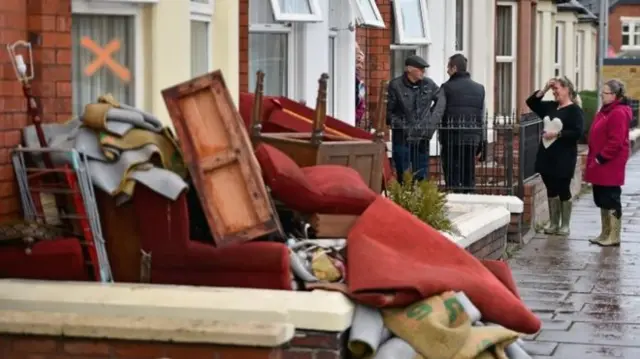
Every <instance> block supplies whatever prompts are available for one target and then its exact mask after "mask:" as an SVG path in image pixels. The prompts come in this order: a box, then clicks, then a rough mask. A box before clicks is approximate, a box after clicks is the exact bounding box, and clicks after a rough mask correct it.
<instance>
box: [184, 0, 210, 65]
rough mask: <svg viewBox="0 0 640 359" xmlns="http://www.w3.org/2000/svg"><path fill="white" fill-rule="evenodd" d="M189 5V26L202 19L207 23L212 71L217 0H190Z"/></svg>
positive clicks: (208, 63)
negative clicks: (200, 1) (201, 1)
mask: <svg viewBox="0 0 640 359" xmlns="http://www.w3.org/2000/svg"><path fill="white" fill-rule="evenodd" d="M189 7H190V14H191V15H190V21H189V26H191V22H192V21H200V22H204V23H206V24H207V70H208V71H209V72H211V71H213V63H212V62H213V45H212V39H213V26H211V19H212V18H213V14H214V11H215V1H214V0H207V3H199V2H195V1H191V0H190V1H189ZM190 56H193V54H190Z"/></svg>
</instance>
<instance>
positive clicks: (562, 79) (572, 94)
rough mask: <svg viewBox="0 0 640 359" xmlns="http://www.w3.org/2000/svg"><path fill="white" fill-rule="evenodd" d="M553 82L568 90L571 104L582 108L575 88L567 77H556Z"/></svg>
mask: <svg viewBox="0 0 640 359" xmlns="http://www.w3.org/2000/svg"><path fill="white" fill-rule="evenodd" d="M555 80H556V81H557V82H559V83H560V85H562V87H566V88H567V89H569V98H570V99H571V102H573V103H575V104H576V105H578V106H580V107H582V99H581V98H580V95H578V93H577V92H576V87H575V86H574V85H573V82H571V80H569V78H568V77H567V76H560V77H556V78H555Z"/></svg>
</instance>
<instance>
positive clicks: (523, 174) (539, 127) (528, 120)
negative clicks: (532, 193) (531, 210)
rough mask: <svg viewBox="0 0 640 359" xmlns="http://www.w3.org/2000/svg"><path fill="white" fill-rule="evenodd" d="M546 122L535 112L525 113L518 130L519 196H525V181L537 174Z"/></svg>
mask: <svg viewBox="0 0 640 359" xmlns="http://www.w3.org/2000/svg"><path fill="white" fill-rule="evenodd" d="M543 127H544V123H543V122H542V119H541V118H540V117H538V115H536V114H535V113H526V114H523V115H522V117H521V118H520V124H519V131H518V156H517V157H518V158H517V163H518V164H519V171H518V196H519V197H520V198H522V197H523V196H524V182H525V181H526V180H527V179H529V178H531V177H533V176H534V175H535V174H536V168H535V163H536V154H537V152H538V146H540V139H541V137H542V131H543Z"/></svg>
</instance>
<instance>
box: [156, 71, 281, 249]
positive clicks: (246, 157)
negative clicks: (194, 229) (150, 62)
mask: <svg viewBox="0 0 640 359" xmlns="http://www.w3.org/2000/svg"><path fill="white" fill-rule="evenodd" d="M162 96H163V98H164V101H165V103H166V105H167V108H168V110H169V115H170V116H171V119H172V120H173V124H174V126H175V128H176V132H177V135H178V138H179V140H180V145H181V148H182V150H183V152H184V159H185V162H186V163H187V166H188V167H189V172H190V174H191V177H192V179H193V183H194V185H195V187H196V189H197V190H198V195H199V197H200V202H201V204H202V208H203V210H204V212H205V216H206V217H207V222H208V223H209V227H210V228H211V231H212V234H213V237H214V240H215V242H216V245H218V246H224V245H228V244H231V243H237V242H244V241H248V240H251V239H254V238H257V237H261V236H264V235H267V234H270V233H274V232H276V231H279V228H280V225H279V222H278V219H277V216H276V214H275V211H274V209H273V207H272V206H271V202H270V199H269V196H268V194H267V191H266V188H265V186H264V182H263V181H262V175H261V171H260V167H259V165H258V162H257V160H256V158H255V156H254V154H253V148H252V146H251V141H250V140H249V136H248V134H247V132H246V129H245V126H244V124H243V122H242V119H241V118H240V114H239V113H238V111H237V110H236V108H235V106H234V104H233V101H232V99H231V95H230V94H229V91H228V89H227V87H226V85H225V82H224V79H223V77H222V73H221V72H220V71H215V72H213V73H210V74H208V75H204V76H201V77H198V78H195V79H193V80H191V81H188V82H185V83H182V84H179V85H176V86H174V87H171V88H168V89H165V90H163V91H162Z"/></svg>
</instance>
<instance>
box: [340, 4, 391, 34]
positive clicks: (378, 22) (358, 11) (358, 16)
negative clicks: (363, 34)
mask: <svg viewBox="0 0 640 359" xmlns="http://www.w3.org/2000/svg"><path fill="white" fill-rule="evenodd" d="M349 1H351V8H352V9H353V13H354V15H355V16H354V17H355V22H356V24H358V25H360V26H369V27H375V28H379V29H385V28H386V26H385V25H384V19H383V18H382V15H381V14H380V10H379V9H378V5H377V4H376V0H349ZM360 1H365V2H367V3H369V5H370V6H371V7H372V8H373V12H374V14H375V16H376V18H375V19H367V18H366V17H365V16H364V12H363V11H362V4H360Z"/></svg>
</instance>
